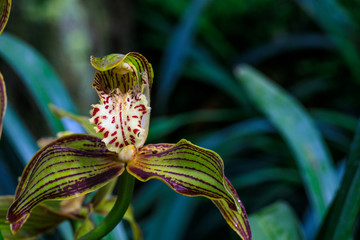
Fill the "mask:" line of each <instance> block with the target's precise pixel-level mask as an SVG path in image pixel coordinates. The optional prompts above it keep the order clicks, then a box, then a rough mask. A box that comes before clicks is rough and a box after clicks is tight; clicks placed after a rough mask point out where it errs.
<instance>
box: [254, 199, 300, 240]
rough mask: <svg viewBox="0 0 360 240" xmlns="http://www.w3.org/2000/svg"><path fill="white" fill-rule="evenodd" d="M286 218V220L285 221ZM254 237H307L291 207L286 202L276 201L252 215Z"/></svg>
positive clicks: (266, 239)
mask: <svg viewBox="0 0 360 240" xmlns="http://www.w3.org/2000/svg"><path fill="white" fill-rule="evenodd" d="M284 219H286V221H284ZM249 221H250V224H251V227H252V229H253V231H254V239H264V240H271V239H274V240H275V239H279V240H281V239H283V240H286V239H293V240H302V239H305V238H304V235H303V233H302V230H301V227H300V222H299V220H298V219H297V217H296V215H295V213H294V212H293V210H292V209H291V207H290V206H289V205H288V204H286V203H284V202H276V203H274V204H272V205H270V206H268V207H266V208H265V209H261V210H260V211H258V212H256V213H254V214H253V215H251V216H250V219H249Z"/></svg>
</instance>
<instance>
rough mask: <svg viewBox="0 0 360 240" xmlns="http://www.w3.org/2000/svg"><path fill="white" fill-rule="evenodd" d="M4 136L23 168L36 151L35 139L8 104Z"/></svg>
mask: <svg viewBox="0 0 360 240" xmlns="http://www.w3.org/2000/svg"><path fill="white" fill-rule="evenodd" d="M4 134H5V135H6V137H7V139H8V140H9V142H10V144H11V145H12V147H13V148H14V152H15V153H16V154H17V155H18V157H19V158H20V160H21V162H22V163H23V166H25V165H26V164H27V163H28V162H29V160H30V159H31V157H32V156H33V155H34V154H35V152H36V151H37V150H38V147H37V145H36V141H35V139H34V138H33V136H32V135H31V134H30V133H29V131H28V129H27V128H26V126H25V125H24V123H23V122H22V120H21V118H20V117H19V116H18V115H17V114H16V112H15V111H14V109H13V107H12V106H11V104H10V103H8V106H7V109H6V115H5V117H4ZM23 166H21V167H23ZM19 167H20V166H19Z"/></svg>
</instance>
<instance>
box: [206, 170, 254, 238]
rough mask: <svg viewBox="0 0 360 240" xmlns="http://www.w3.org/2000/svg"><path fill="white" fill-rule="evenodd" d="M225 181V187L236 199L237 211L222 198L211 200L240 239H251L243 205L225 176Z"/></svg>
mask: <svg viewBox="0 0 360 240" xmlns="http://www.w3.org/2000/svg"><path fill="white" fill-rule="evenodd" d="M225 181H226V182H225V186H226V188H227V189H228V191H229V192H231V193H232V194H233V196H234V198H235V199H237V207H238V209H237V211H234V210H232V209H230V208H229V206H228V205H227V204H226V202H225V201H224V200H212V201H213V203H214V204H215V205H216V206H217V207H218V209H219V210H220V212H221V214H222V215H223V217H224V218H225V220H226V222H227V223H228V224H229V226H230V227H231V228H232V229H234V231H235V232H236V233H237V234H238V235H239V236H240V237H241V238H242V239H244V240H250V239H252V235H251V229H250V224H249V221H248V217H247V214H246V211H245V208H244V205H243V204H242V203H241V201H240V199H239V196H238V195H237V192H236V190H235V188H234V187H233V186H232V185H231V183H230V181H229V180H228V179H227V178H226V177H225Z"/></svg>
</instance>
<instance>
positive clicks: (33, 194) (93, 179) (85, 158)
mask: <svg viewBox="0 0 360 240" xmlns="http://www.w3.org/2000/svg"><path fill="white" fill-rule="evenodd" d="M123 170H124V165H123V163H120V162H119V161H117V156H116V154H114V153H112V152H110V151H108V150H107V149H106V147H105V145H104V144H103V143H102V142H101V140H100V139H99V138H96V137H92V136H89V135H83V134H74V135H69V136H65V137H62V138H59V139H58V140H56V141H54V142H52V143H50V144H48V145H47V146H45V147H44V148H42V149H41V150H39V151H38V152H37V153H36V154H35V155H34V157H33V158H32V159H31V161H30V162H29V164H28V165H27V166H26V168H25V170H24V172H23V174H22V176H21V179H20V183H19V185H18V188H17V190H16V195H15V201H14V203H13V204H12V205H11V207H10V208H9V211H8V215H7V220H8V221H9V222H10V223H12V225H13V231H14V232H16V231H17V230H18V229H19V228H20V227H21V225H22V224H23V223H24V222H25V221H26V219H27V217H28V216H29V214H30V211H31V210H32V209H33V208H34V207H35V206H36V205H37V204H39V203H40V202H42V201H44V200H52V199H68V198H72V197H76V196H79V195H82V194H85V193H88V192H91V191H94V190H96V189H98V188H100V187H102V186H103V185H105V184H106V183H107V182H109V181H110V180H111V179H113V178H114V177H117V176H119V175H120V174H121V173H122V172H123Z"/></svg>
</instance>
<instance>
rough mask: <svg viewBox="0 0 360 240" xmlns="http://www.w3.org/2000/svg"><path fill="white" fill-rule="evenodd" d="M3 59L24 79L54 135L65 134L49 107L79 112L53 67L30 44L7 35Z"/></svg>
mask: <svg viewBox="0 0 360 240" xmlns="http://www.w3.org/2000/svg"><path fill="white" fill-rule="evenodd" d="M0 55H1V56H2V57H3V58H4V60H6V61H7V63H8V64H9V65H10V66H11V67H12V68H13V69H14V70H15V72H16V73H17V74H18V75H19V76H20V77H21V80H23V82H24V84H25V85H26V87H27V88H28V89H29V91H30V93H31V95H32V96H33V98H34V99H35V101H36V104H37V105H38V107H39V109H40V111H41V112H42V114H43V116H44V117H45V118H46V121H47V122H48V124H50V127H51V128H52V129H53V131H54V132H58V131H63V130H64V128H63V126H62V123H61V122H60V121H59V120H58V119H57V118H56V117H55V116H54V115H53V114H52V113H51V112H50V110H49V108H48V104H49V103H53V104H56V105H57V106H59V107H61V108H64V109H66V110H68V111H71V112H76V108H75V104H74V103H73V102H72V101H71V98H70V96H69V94H68V93H67V91H66V90H65V88H64V86H63V85H62V84H61V81H60V79H59V77H58V76H57V74H56V73H55V71H54V69H53V68H52V67H51V66H50V64H49V63H48V62H47V61H46V60H45V59H44V58H43V56H42V55H40V54H39V53H38V52H37V51H36V50H35V49H33V48H32V47H31V46H29V45H28V44H27V43H25V42H23V41H21V40H20V39H18V38H16V37H15V36H13V35H11V34H8V33H3V34H2V35H1V36H0Z"/></svg>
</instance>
